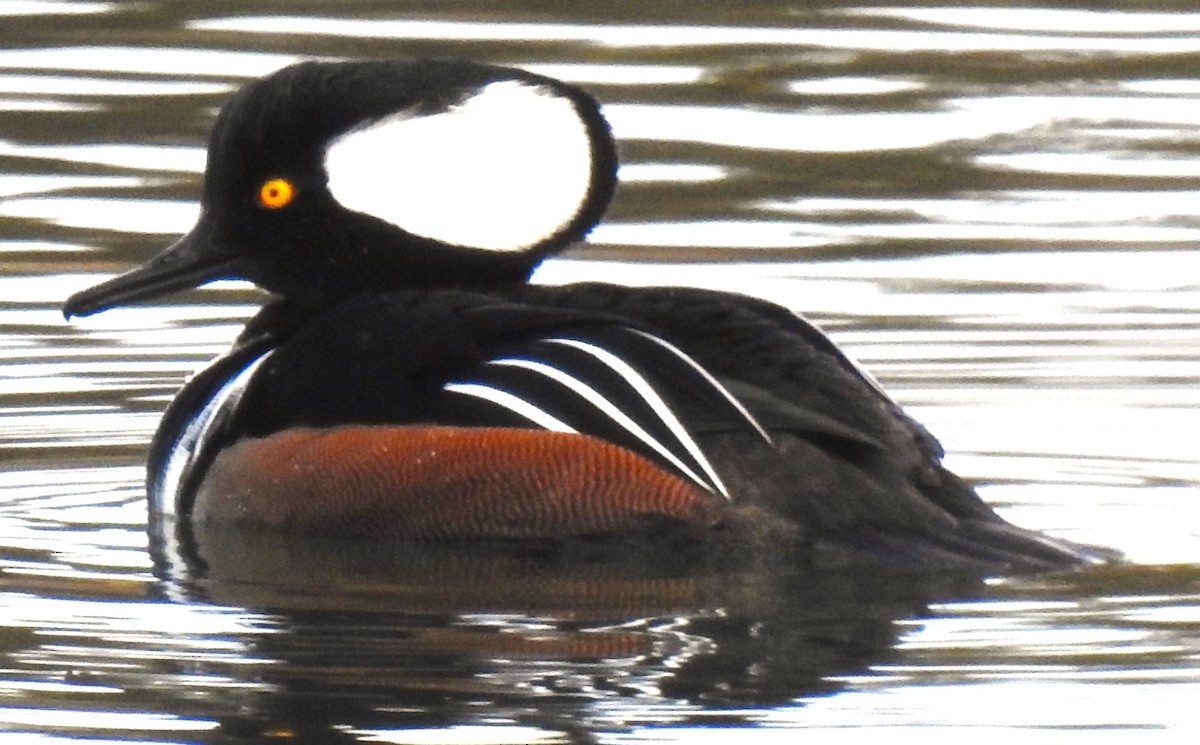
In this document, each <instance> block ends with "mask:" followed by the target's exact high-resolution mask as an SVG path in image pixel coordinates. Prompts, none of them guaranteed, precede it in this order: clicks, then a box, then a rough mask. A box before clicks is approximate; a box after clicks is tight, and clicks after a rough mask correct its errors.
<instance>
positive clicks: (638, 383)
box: [546, 339, 729, 498]
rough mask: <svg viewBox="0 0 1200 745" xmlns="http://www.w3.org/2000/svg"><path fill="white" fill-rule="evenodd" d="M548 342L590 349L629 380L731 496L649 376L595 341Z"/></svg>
mask: <svg viewBox="0 0 1200 745" xmlns="http://www.w3.org/2000/svg"><path fill="white" fill-rule="evenodd" d="M546 341H548V342H551V343H552V344H562V345H564V346H568V347H574V348H575V349H579V350H582V351H584V352H587V353H588V354H590V355H592V356H593V357H595V358H596V359H597V360H599V361H600V362H602V363H604V364H605V365H608V366H609V367H610V368H612V369H613V370H614V371H615V372H616V373H617V374H618V375H620V376H621V377H622V378H624V379H625V380H626V382H628V383H629V384H630V385H631V386H633V389H634V390H635V391H636V392H637V394H638V395H639V396H641V397H642V398H643V399H644V400H645V401H646V403H648V404H650V408H651V409H653V410H654V413H655V414H657V415H658V418H659V419H660V420H661V421H662V423H663V424H665V425H666V426H667V429H669V430H670V431H671V434H673V435H675V439H676V440H678V441H679V443H680V444H681V445H683V447H684V449H685V450H687V452H688V454H689V455H691V456H692V459H693V460H694V461H695V462H696V463H698V464H699V465H700V467H701V468H702V469H704V472H705V473H706V474H707V475H708V477H709V479H710V483H712V485H713V486H715V487H716V488H717V491H719V492H721V494H722V495H723V496H725V497H726V498H728V497H729V492H728V491H727V490H726V489H725V485H724V484H723V483H721V477H720V476H718V475H717V471H716V469H714V468H713V467H712V464H711V463H709V462H708V458H707V457H705V455H704V451H703V450H701V449H700V446H699V445H698V444H697V443H696V441H695V440H694V439H692V435H691V433H689V432H688V431H687V428H686V427H684V426H683V422H681V421H679V418H678V417H677V416H675V412H673V411H671V407H670V406H668V405H667V402H666V401H663V399H662V396H660V395H658V391H656V390H654V387H653V386H652V385H650V383H649V381H647V380H646V378H645V377H643V376H642V375H641V373H639V372H638V371H637V370H634V369H633V367H632V366H630V364H629V363H628V362H626V361H625V360H623V359H621V358H620V357H618V356H617V355H615V354H613V353H612V352H610V351H608V350H607V349H605V348H603V347H599V346H596V345H595V344H590V343H588V342H585V341H580V340H578V339H547V340H546Z"/></svg>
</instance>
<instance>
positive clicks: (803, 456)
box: [518, 284, 1111, 566]
mask: <svg viewBox="0 0 1200 745" xmlns="http://www.w3.org/2000/svg"><path fill="white" fill-rule="evenodd" d="M518 296H519V297H522V298H528V299H529V301H530V302H537V303H539V304H542V305H549V306H554V305H560V304H561V305H564V306H567V307H571V308H574V309H576V310H580V311H583V310H587V311H592V312H604V313H611V314H614V315H618V316H621V317H624V318H627V319H629V322H630V323H639V324H643V327H644V328H649V329H652V330H654V332H655V333H656V335H658V336H660V337H661V338H663V339H664V340H667V341H669V342H670V343H672V344H674V345H675V346H676V347H678V348H679V349H681V350H683V351H685V352H686V353H687V355H688V356H689V357H690V358H691V359H693V360H694V361H695V362H696V363H697V364H699V365H701V366H702V367H703V368H704V369H706V370H707V371H709V372H710V373H711V374H712V375H714V376H715V377H716V378H717V379H718V380H719V381H720V382H721V383H722V385H723V386H724V388H725V389H726V390H728V391H729V392H731V393H732V394H733V395H735V396H736V397H737V398H738V400H739V401H740V402H741V403H742V404H743V405H744V406H745V408H746V409H747V410H748V411H749V413H750V414H751V415H752V416H753V417H754V419H755V420H756V421H757V422H758V423H759V424H760V425H761V426H763V427H764V428H765V429H766V430H767V431H768V433H769V435H770V438H771V440H772V441H773V443H774V444H775V447H774V448H772V449H764V448H762V447H761V446H759V444H758V443H757V442H755V441H754V440H753V439H752V438H749V437H748V436H747V435H746V434H745V433H741V432H735V431H732V430H723V429H722V428H721V427H720V426H716V427H705V426H697V427H695V428H694V429H695V430H696V433H697V437H698V439H699V442H700V444H701V446H702V447H703V448H704V450H705V452H706V453H708V455H709V457H710V458H711V459H712V460H713V461H714V462H715V463H716V464H717V466H718V468H720V469H721V470H722V473H723V474H724V475H725V477H726V483H727V484H728V485H729V486H730V488H731V490H732V491H734V493H735V495H736V496H738V497H740V498H741V499H743V500H744V501H745V502H748V503H751V504H756V505H759V506H762V507H765V508H766V509H767V510H768V511H770V512H772V513H776V514H781V515H785V516H787V517H789V518H791V519H792V520H794V521H796V522H797V523H798V524H799V525H801V526H803V527H804V528H805V529H807V530H808V532H809V533H810V534H811V535H813V536H819V537H820V538H821V540H820V541H819V543H823V544H824V545H832V546H835V547H840V548H848V549H849V550H851V551H853V552H854V553H857V554H877V555H878V556H879V557H891V558H893V559H895V560H898V561H905V560H911V561H920V560H928V561H931V562H934V563H947V562H949V563H958V564H962V563H964V562H966V561H970V560H972V559H974V560H978V561H980V562H984V563H989V564H995V563H1006V562H1007V563H1011V564H1014V565H1022V566H1061V565H1064V564H1071V563H1082V562H1087V561H1091V560H1095V559H1096V558H1105V559H1108V558H1111V556H1109V555H1105V554H1103V553H1097V552H1094V551H1092V550H1090V549H1088V548H1086V547H1078V546H1073V545H1070V544H1067V543H1065V542H1059V541H1054V540H1052V539H1048V538H1046V537H1044V536H1040V535H1038V534H1036V533H1034V532H1032V531H1026V530H1023V529H1021V528H1017V527H1015V526H1012V525H1009V524H1008V523H1006V522H1005V521H1003V520H1002V519H1001V518H1000V517H998V516H997V515H996V514H995V513H994V512H993V511H992V509H991V508H990V507H989V506H988V505H987V504H986V503H984V502H983V501H982V500H981V499H980V498H979V497H978V495H976V493H975V491H974V490H973V489H972V488H971V487H970V486H969V485H968V484H966V483H965V482H964V481H963V480H961V479H960V478H958V477H957V476H956V475H954V474H953V473H951V472H950V471H948V470H947V469H946V468H944V467H943V466H942V464H941V458H942V454H943V453H942V448H941V445H940V444H939V443H938V441H937V440H936V439H935V438H934V437H933V436H932V435H930V433H929V432H928V431H927V430H926V429H925V428H924V427H922V426H921V425H920V424H919V423H917V422H916V421H914V420H913V419H912V418H911V417H909V416H908V415H907V414H906V413H905V412H904V411H903V410H902V409H901V407H900V406H899V405H898V404H896V403H895V402H894V401H892V400H891V399H890V398H889V397H888V396H887V395H886V394H885V393H884V392H883V391H882V389H881V388H880V387H879V386H878V384H877V383H876V382H875V381H874V380H872V379H871V378H870V377H869V376H868V375H867V374H866V373H865V372H863V371H862V370H861V369H860V368H859V367H858V366H857V365H856V364H855V363H854V362H853V361H851V360H850V359H849V358H848V357H847V356H846V355H845V354H843V353H842V352H841V351H840V350H838V349H837V347H836V346H834V344H833V343H832V342H831V341H830V340H829V339H828V338H827V337H826V336H825V335H824V334H823V333H822V332H821V331H820V330H819V329H817V328H816V327H815V326H813V325H812V324H810V323H808V322H807V321H806V320H804V319H803V318H801V317H799V316H797V315H795V314H794V313H792V312H791V311H789V310H787V309H785V308H782V307H780V306H778V305H774V304H772V303H768V302H764V301H761V300H757V299H755V298H750V297H745V296H741V295H735V294H730V293H722V292H715V291H709V290H701V289H693V288H664V287H656V288H629V287H617V286H613V285H604V284H578V285H567V286H563V287H538V286H529V287H526V288H523V289H521V290H519V291H518Z"/></svg>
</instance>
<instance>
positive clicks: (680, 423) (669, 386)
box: [443, 325, 770, 499]
mask: <svg viewBox="0 0 1200 745" xmlns="http://www.w3.org/2000/svg"><path fill="white" fill-rule="evenodd" d="M443 390H445V391H446V392H447V393H448V394H451V396H453V397H455V398H456V400H455V402H454V405H455V407H456V408H457V412H456V414H455V416H456V417H464V418H466V419H468V420H477V421H495V420H496V418H497V417H500V418H501V421H504V422H506V423H510V424H512V425H513V426H525V427H530V426H532V427H539V428H544V429H548V430H553V431H558V432H578V433H584V434H589V435H593V436H595V437H599V438H601V439H604V440H607V441H609V442H612V443H614V444H617V445H621V446H622V447H625V448H627V449H629V450H632V451H634V452H637V453H639V454H641V455H643V456H645V457H647V458H649V459H650V460H653V461H655V462H657V463H659V464H661V465H662V466H664V467H666V468H668V469H669V470H671V471H673V472H675V473H677V474H679V475H680V476H682V477H684V478H686V479H687V480H689V481H691V482H693V483H695V484H696V485H697V486H700V487H701V488H703V489H705V490H707V491H709V492H712V493H714V494H718V495H721V496H723V497H725V498H727V499H728V498H729V497H730V492H729V490H728V489H727V488H726V486H725V484H724V483H723V482H722V480H721V477H720V475H719V474H718V473H717V469H716V468H714V467H713V465H712V463H711V462H710V461H709V458H708V457H707V456H706V455H705V453H704V450H703V448H702V447H701V446H700V444H699V443H698V441H697V439H696V437H695V436H694V434H693V432H692V431H691V430H690V428H689V426H688V425H687V424H686V423H685V422H684V420H683V418H681V415H680V404H681V403H683V402H686V403H687V404H688V408H689V409H694V408H697V407H707V408H708V409H709V410H710V411H716V412H717V413H718V414H719V415H720V416H723V417H725V418H727V419H731V420H734V421H736V422H738V423H739V424H740V426H743V427H745V428H746V429H747V430H750V431H754V432H757V433H758V435H759V436H760V437H761V438H762V439H763V440H764V442H765V443H766V444H768V445H769V444H770V438H769V436H768V435H767V433H766V431H765V430H764V429H763V428H762V426H761V425H759V423H758V422H757V421H756V420H755V419H754V417H753V416H751V415H750V413H749V412H748V411H747V410H746V409H745V407H743V406H742V405H741V403H739V402H738V400H737V399H736V398H735V397H734V396H733V395H732V394H731V393H730V392H729V391H728V390H726V389H725V387H724V386H723V385H722V384H721V383H720V382H719V381H717V380H716V378H714V377H713V376H712V375H710V374H709V373H708V372H707V371H706V370H704V368H703V367H701V366H700V365H699V364H698V363H696V362H695V361H694V360H692V359H691V358H690V357H688V356H687V355H686V354H684V353H683V352H682V351H680V350H679V349H678V348H677V347H675V346H674V345H672V344H671V343H670V342H668V341H666V340H665V339H662V338H660V337H657V336H655V335H653V334H650V333H648V332H646V331H643V330H640V329H634V328H629V327H623V326H616V325H607V326H606V325H599V326H596V327H592V328H588V327H583V328H578V329H572V330H570V331H568V332H564V333H558V334H549V335H546V336H544V337H540V338H536V339H533V340H530V341H528V342H526V343H522V344H519V345H515V346H514V347H513V348H511V349H508V350H505V351H504V352H502V353H500V354H497V355H495V356H493V357H492V358H490V359H488V360H487V361H486V362H485V363H483V364H482V365H480V366H479V367H478V368H477V369H475V370H472V371H471V375H469V376H465V377H463V378H460V379H455V380H452V381H450V382H448V383H446V384H445V385H444V387H443Z"/></svg>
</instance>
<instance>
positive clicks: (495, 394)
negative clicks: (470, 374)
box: [442, 383, 578, 434]
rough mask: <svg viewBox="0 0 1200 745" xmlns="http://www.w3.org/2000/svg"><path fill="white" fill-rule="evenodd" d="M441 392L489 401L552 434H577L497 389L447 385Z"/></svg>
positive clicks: (476, 385)
mask: <svg viewBox="0 0 1200 745" xmlns="http://www.w3.org/2000/svg"><path fill="white" fill-rule="evenodd" d="M442 390H446V391H450V392H451V393H461V394H463V395H466V396H474V397H475V398H481V399H483V400H484V401H490V402H492V403H494V404H496V405H497V406H502V407H504V408H506V409H508V410H509V411H511V412H513V413H514V414H518V415H520V416H523V417H525V418H526V419H528V420H529V421H531V422H533V423H534V424H536V425H538V426H539V427H542V428H544V429H548V430H550V431H552V432H570V433H573V434H578V430H576V429H575V428H574V427H572V426H571V425H569V424H567V423H566V422H564V421H563V420H561V419H559V418H558V417H556V416H554V415H553V414H551V413H549V412H547V411H543V410H542V409H539V408H538V407H536V406H534V405H533V404H531V403H529V402H528V401H526V400H525V399H523V398H520V397H518V396H514V395H513V394H511V393H509V392H508V391H502V390H500V389H499V388H492V387H491V386H487V385H481V384H479V383H447V384H446V385H444V386H442Z"/></svg>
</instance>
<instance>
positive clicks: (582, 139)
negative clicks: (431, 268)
mask: <svg viewBox="0 0 1200 745" xmlns="http://www.w3.org/2000/svg"><path fill="white" fill-rule="evenodd" d="M325 170H326V173H327V175H328V177H329V181H328V183H329V191H330V193H331V194H332V195H333V198H334V199H336V200H337V201H338V202H340V203H341V204H342V205H343V206H345V207H347V208H348V209H351V210H354V211H356V212H362V213H365V214H368V215H373V216H374V217H377V218H379V219H381V220H385V221H387V222H389V223H392V224H393V225H396V226H398V227H400V228H402V229H404V230H406V231H408V232H410V233H413V234H416V235H420V236H425V237H427V238H433V239H435V240H438V241H442V242H444V243H452V244H455V245H460V246H468V247H471V248H480V249H487V250H491V251H520V250H523V249H528V248H531V247H533V246H535V245H537V244H538V243H541V242H542V241H544V240H546V239H547V238H549V237H550V236H552V235H554V234H555V233H557V232H558V231H559V230H560V229H562V228H563V227H565V226H566V225H567V223H569V222H570V221H571V219H572V218H574V216H575V214H576V213H577V212H578V211H579V209H580V208H581V207H582V205H583V203H584V201H585V200H586V199H587V196H588V190H589V189H590V187H591V177H592V148H591V140H590V138H589V136H588V131H587V127H586V125H585V123H584V121H583V119H582V118H581V117H580V115H579V112H578V111H577V110H576V108H575V104H574V103H573V102H572V101H571V100H570V99H568V98H565V97H563V96H560V95H557V94H555V93H554V91H553V90H552V89H550V88H547V87H544V86H538V85H532V84H530V83H527V82H521V81H517V80H504V81H500V82H496V83H492V84H490V85H487V86H485V87H484V88H482V89H480V90H479V91H477V92H476V93H475V95H474V96H472V97H471V98H468V99H467V100H466V101H464V102H463V103H461V104H459V105H457V106H454V107H452V108H450V109H448V110H446V111H441V112H436V113H432V114H428V115H421V114H419V113H418V112H416V111H414V110H408V111H401V112H398V113H396V114H394V115H392V116H390V117H387V118H384V119H380V120H378V121H375V122H372V123H370V124H368V125H367V126H364V127H361V128H359V129H354V130H351V131H349V132H347V133H345V134H343V135H342V136H340V137H338V138H336V139H335V140H333V142H332V143H330V145H329V147H328V148H327V149H326V151H325Z"/></svg>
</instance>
